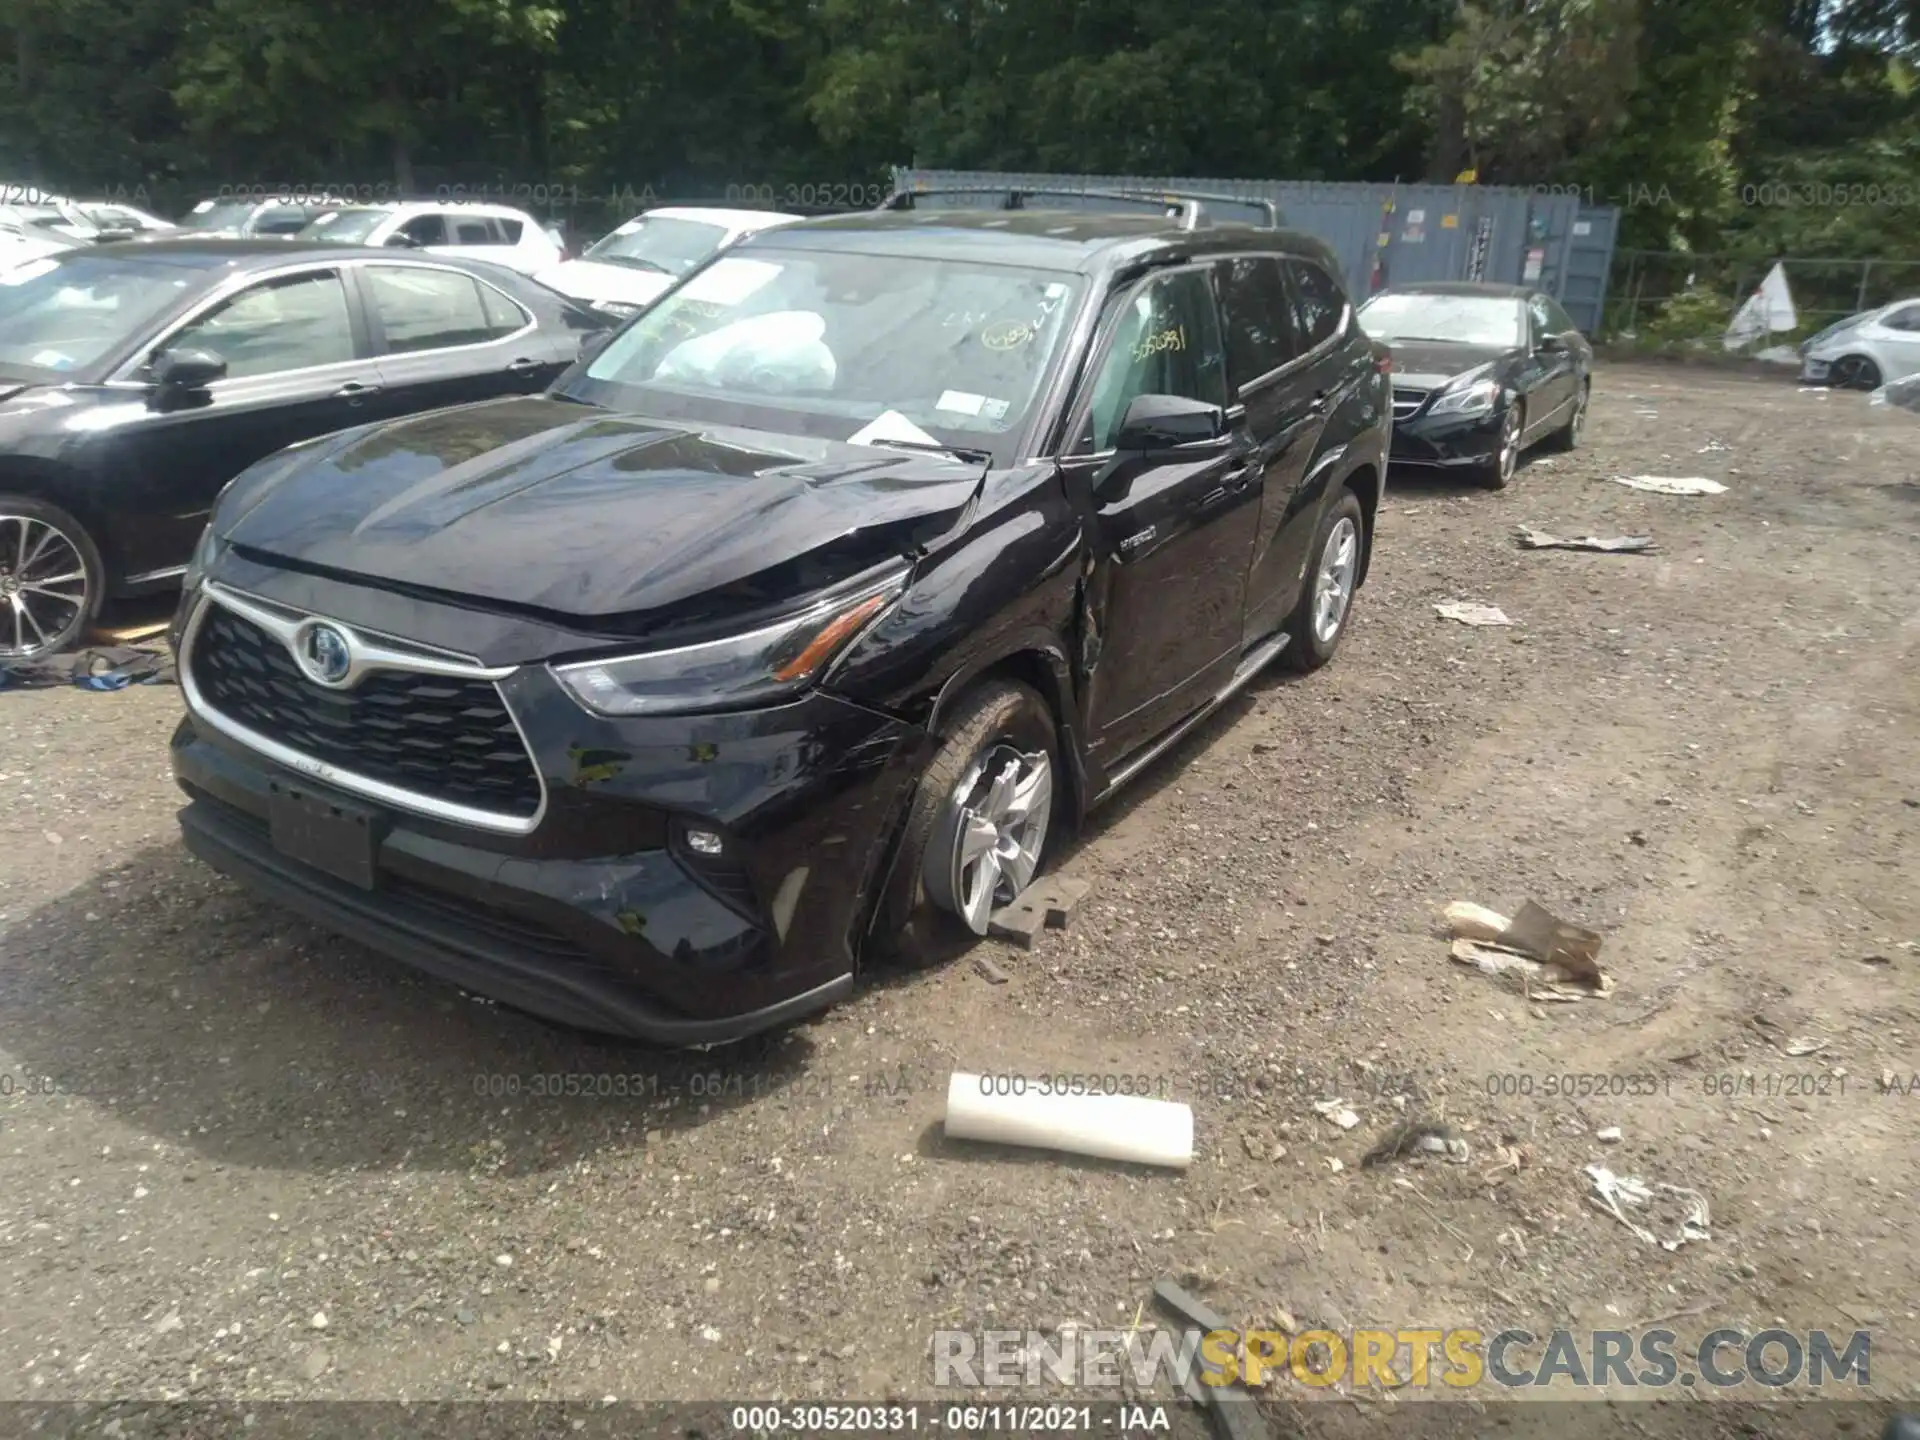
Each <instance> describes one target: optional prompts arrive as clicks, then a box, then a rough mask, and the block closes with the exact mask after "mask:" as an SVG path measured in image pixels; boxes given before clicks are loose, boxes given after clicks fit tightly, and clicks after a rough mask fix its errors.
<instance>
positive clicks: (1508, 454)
mask: <svg viewBox="0 0 1920 1440" xmlns="http://www.w3.org/2000/svg"><path fill="white" fill-rule="evenodd" d="M1526 433H1527V407H1526V404H1525V403H1524V402H1523V401H1519V400H1516V401H1514V402H1513V403H1512V404H1511V405H1509V406H1508V407H1507V413H1506V414H1505V415H1504V416H1502V417H1501V420H1500V448H1499V449H1498V450H1496V451H1494V452H1493V459H1492V460H1490V461H1489V462H1488V463H1487V464H1486V465H1484V466H1483V467H1481V470H1480V483H1481V484H1483V485H1485V486H1486V487H1487V488H1488V489H1489V490H1504V489H1506V488H1507V486H1508V484H1510V483H1511V482H1512V480H1513V475H1514V472H1515V471H1516V470H1518V469H1519V468H1520V437H1521V436H1522V435H1524V434H1526Z"/></svg>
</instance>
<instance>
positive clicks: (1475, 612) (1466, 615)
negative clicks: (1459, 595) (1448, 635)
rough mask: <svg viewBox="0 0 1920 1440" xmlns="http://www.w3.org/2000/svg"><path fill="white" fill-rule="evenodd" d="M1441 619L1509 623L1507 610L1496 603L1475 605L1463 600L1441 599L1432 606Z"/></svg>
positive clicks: (1473, 623)
mask: <svg viewBox="0 0 1920 1440" xmlns="http://www.w3.org/2000/svg"><path fill="white" fill-rule="evenodd" d="M1433 609H1434V613H1435V614H1437V615H1438V616H1439V617H1440V618H1441V619H1442V620H1458V621H1459V622H1460V623H1461V624H1462V625H1511V624H1513V621H1511V620H1509V619H1508V618H1507V612H1506V611H1504V610H1502V609H1501V608H1500V607H1499V606H1498V605H1475V604H1472V603H1471V602H1469V601H1465V600H1443V601H1441V602H1440V603H1439V604H1437V605H1435V606H1434V607H1433Z"/></svg>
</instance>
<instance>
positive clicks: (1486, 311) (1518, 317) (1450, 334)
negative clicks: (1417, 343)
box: [1359, 294, 1526, 349]
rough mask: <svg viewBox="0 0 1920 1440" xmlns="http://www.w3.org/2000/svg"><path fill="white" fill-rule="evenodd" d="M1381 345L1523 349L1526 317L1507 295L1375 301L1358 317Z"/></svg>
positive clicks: (1385, 297)
mask: <svg viewBox="0 0 1920 1440" xmlns="http://www.w3.org/2000/svg"><path fill="white" fill-rule="evenodd" d="M1359 320H1360V328H1361V329H1363V330H1365V331H1366V332H1367V334H1369V335H1371V336H1372V337H1373V338H1374V339H1376V340H1386V341H1394V340H1442V341H1446V342H1449V343H1452V344H1457V345H1498V346H1500V347H1501V348H1503V349H1505V348H1507V347H1510V346H1514V345H1518V344H1521V343H1522V341H1523V339H1524V337H1525V335H1526V316H1525V313H1524V311H1523V310H1522V308H1521V305H1520V302H1519V301H1518V300H1517V299H1510V298H1508V297H1507V296H1504V295H1414V294H1406V295H1394V294H1384V295H1376V296H1374V297H1373V298H1372V299H1371V300H1369V301H1367V303H1366V304H1364V305H1362V306H1361V307H1360V311H1359Z"/></svg>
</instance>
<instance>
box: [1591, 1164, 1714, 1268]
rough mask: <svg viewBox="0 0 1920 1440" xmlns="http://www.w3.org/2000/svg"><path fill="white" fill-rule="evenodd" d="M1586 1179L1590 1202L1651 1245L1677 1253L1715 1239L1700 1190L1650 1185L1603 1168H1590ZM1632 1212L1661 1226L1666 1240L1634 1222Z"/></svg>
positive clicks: (1704, 1199)
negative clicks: (1690, 1244)
mask: <svg viewBox="0 0 1920 1440" xmlns="http://www.w3.org/2000/svg"><path fill="white" fill-rule="evenodd" d="M1587 1176H1588V1178H1589V1179H1591V1180H1592V1181H1593V1191H1594V1193H1593V1194H1592V1195H1589V1196H1588V1197H1587V1198H1588V1199H1589V1200H1591V1201H1592V1202H1593V1204H1594V1205H1595V1206H1596V1207H1597V1208H1599V1209H1601V1210H1604V1211H1606V1212H1607V1214H1609V1215H1611V1216H1613V1218H1614V1219H1616V1220H1618V1221H1619V1222H1620V1223H1621V1224H1622V1225H1624V1226H1626V1227H1627V1228H1628V1229H1629V1230H1631V1231H1632V1232H1633V1233H1634V1234H1635V1235H1638V1236H1639V1237H1640V1238H1641V1239H1642V1240H1644V1241H1646V1242H1647V1243H1648V1244H1649V1245H1658V1246H1659V1247H1660V1248H1661V1249H1662V1250H1678V1249H1679V1248H1680V1247H1681V1246H1682V1245H1684V1244H1686V1243H1687V1242H1688V1241H1689V1240H1711V1239H1712V1238H1713V1230H1712V1217H1711V1216H1710V1214H1709V1213H1708V1209H1707V1197H1706V1196H1704V1195H1702V1194H1701V1193H1700V1192H1699V1191H1698V1190H1690V1189H1688V1188H1687V1187H1686V1186H1684V1185H1664V1184H1661V1183H1659V1182H1657V1181H1656V1182H1655V1183H1654V1184H1651V1185H1649V1184H1648V1183H1647V1182H1646V1181H1644V1180H1641V1179H1638V1178H1637V1177H1635V1176H1632V1175H1616V1174H1614V1173H1613V1171H1611V1170H1609V1169H1608V1168H1607V1167H1606V1166H1604V1165H1589V1166H1587ZM1630 1210H1631V1211H1633V1212H1635V1213H1637V1214H1642V1215H1645V1216H1646V1218H1647V1219H1648V1220H1650V1221H1653V1222H1655V1223H1656V1224H1658V1225H1659V1226H1660V1228H1661V1229H1662V1230H1664V1231H1666V1234H1665V1236H1664V1237H1663V1236H1662V1235H1660V1234H1659V1233H1657V1232H1656V1231H1655V1230H1653V1229H1650V1228H1649V1227H1648V1226H1646V1225H1642V1224H1641V1223H1640V1222H1639V1221H1637V1220H1635V1219H1634V1218H1632V1216H1631V1215H1629V1214H1628V1213H1627V1212H1628V1211H1630Z"/></svg>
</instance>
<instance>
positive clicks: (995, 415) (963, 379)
mask: <svg viewBox="0 0 1920 1440" xmlns="http://www.w3.org/2000/svg"><path fill="white" fill-rule="evenodd" d="M1082 288H1083V287H1082V282H1081V279H1080V277H1079V276H1077V275H1074V274H1071V273H1064V272H1055V271H1046V270H1025V269H1015V268H1012V267H1009V266H1004V265H984V264H981V263H979V262H978V261H973V260H966V261H958V260H933V259H905V258H899V257H894V256H880V255H866V254H841V253H821V252H812V251H808V252H797V251H796V252H792V253H784V252H781V251H777V250H757V251H755V252H754V254H753V255H752V256H751V257H749V256H745V255H723V256H721V257H720V258H719V259H717V260H715V261H714V262H713V263H712V264H710V265H708V266H707V267H706V268H705V269H704V270H701V271H700V272H699V273H698V274H696V275H694V276H693V278H692V279H690V280H688V281H687V282H686V283H685V284H683V285H681V286H680V287H679V288H678V289H676V290H673V291H671V292H669V293H668V294H667V296H666V297H665V298H664V299H662V300H660V301H659V302H657V303H656V304H655V305H654V306H653V308H652V309H650V310H648V311H646V312H645V313H644V314H643V315H641V316H640V317H639V318H638V319H636V320H634V321H633V322H632V323H631V324H630V325H629V326H628V327H627V328H626V329H625V330H623V331H622V332H621V333H620V334H619V335H618V336H617V337H615V339H614V340H613V342H612V343H611V344H610V345H608V346H607V348H606V349H605V350H604V351H602V352H601V354H600V355H599V356H598V357H597V358H596V359H595V360H594V361H593V363H592V364H591V365H590V366H589V367H588V368H587V371H586V374H585V377H584V380H585V381H586V382H588V383H589V384H591V382H599V383H600V384H601V385H604V386H608V387H612V388H613V390H614V391H615V394H614V397H613V398H612V399H611V400H610V401H604V402H603V403H612V404H616V405H619V406H621V407H622V408H632V409H637V410H645V411H647V412H648V413H658V414H663V415H672V416H685V417H687V418H693V419H704V420H709V421H713V422H716V423H720V424H737V425H745V426H755V427H758V428H766V429H775V428H781V429H786V430H788V431H790V432H793V433H799V434H807V435H819V436H825V437H828V438H832V439H837V440H855V441H863V440H866V439H869V438H881V437H884V438H889V439H895V440H904V441H910V442H915V443H920V444H955V445H964V446H971V447H982V448H988V449H991V448H993V445H994V443H995V442H996V441H997V440H1007V439H1010V437H1011V436H1012V435H1013V433H1014V432H1015V431H1016V430H1017V429H1018V428H1019V426H1020V425H1021V424H1022V423H1023V422H1024V421H1025V419H1026V418H1027V413H1028V411H1029V410H1030V409H1031V407H1032V406H1033V403H1034V400H1035V396H1036V395H1037V394H1038V392H1039V389H1040V385H1041V381H1042V379H1043V378H1044V377H1045V375H1046V373H1047V370H1048V367H1049V365H1050V363H1051V361H1052V359H1053V356H1054V353H1055V352H1056V351H1057V350H1058V348H1059V346H1060V341H1061V337H1062V336H1063V335H1064V334H1065V333H1066V331H1067V327H1068V324H1069V322H1070V317H1071V316H1072V314H1073V312H1074V310H1075V309H1076V307H1077V306H1078V304H1079V302H1080V298H1081V293H1082ZM585 398H592V399H602V397H601V396H599V395H589V396H587V397H585ZM747 409H756V410H761V411H771V412H773V414H771V415H769V416H765V417H764V418H762V417H758V416H756V417H749V416H748V415H747V414H745V413H744V411H746V410H747Z"/></svg>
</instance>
